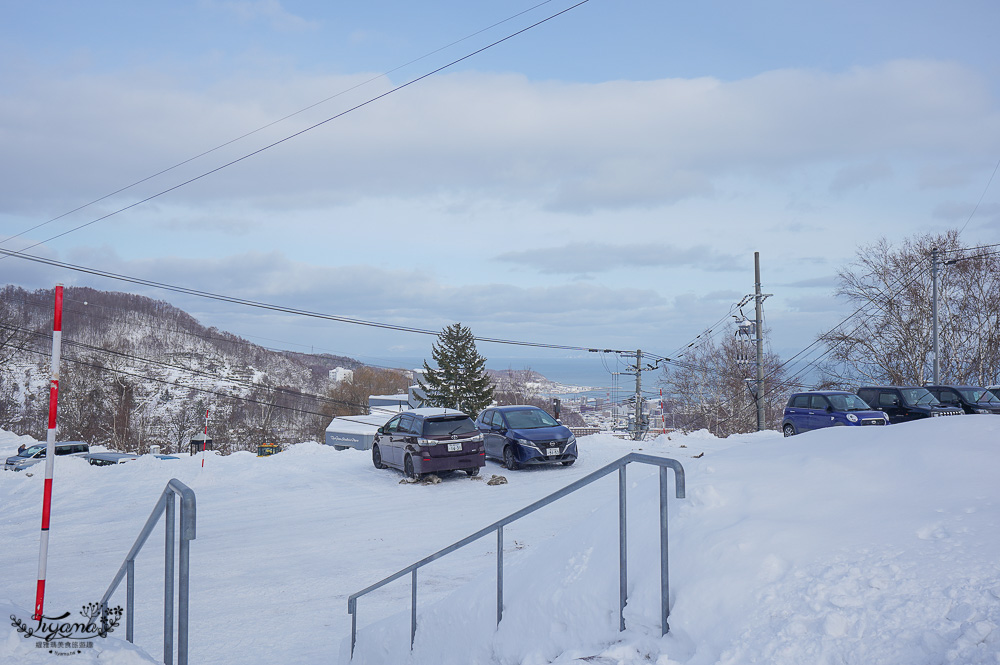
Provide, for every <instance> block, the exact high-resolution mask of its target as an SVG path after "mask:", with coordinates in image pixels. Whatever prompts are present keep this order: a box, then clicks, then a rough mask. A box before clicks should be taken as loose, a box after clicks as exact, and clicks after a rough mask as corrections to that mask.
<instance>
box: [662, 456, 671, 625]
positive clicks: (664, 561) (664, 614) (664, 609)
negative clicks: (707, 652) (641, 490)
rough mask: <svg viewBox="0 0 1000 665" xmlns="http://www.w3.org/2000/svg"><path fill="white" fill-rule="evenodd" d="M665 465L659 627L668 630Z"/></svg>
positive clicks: (668, 568) (668, 593) (664, 474)
mask: <svg viewBox="0 0 1000 665" xmlns="http://www.w3.org/2000/svg"><path fill="white" fill-rule="evenodd" d="M667 499H668V497H667V467H665V466H661V467H660V627H661V630H662V632H661V633H660V634H661V635H666V634H667V633H668V632H670V624H669V623H667V619H669V618H670V565H669V563H668V561H667V556H668V553H667Z"/></svg>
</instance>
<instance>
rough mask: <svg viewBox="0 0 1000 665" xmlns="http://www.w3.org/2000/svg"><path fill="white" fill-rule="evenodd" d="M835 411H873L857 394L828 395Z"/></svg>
mask: <svg viewBox="0 0 1000 665" xmlns="http://www.w3.org/2000/svg"><path fill="white" fill-rule="evenodd" d="M826 398H827V399H828V400H830V404H832V405H833V409H834V411H871V407H870V406H868V403H867V402H865V401H864V400H863V399H861V398H860V397H858V396H857V395H827V396H826Z"/></svg>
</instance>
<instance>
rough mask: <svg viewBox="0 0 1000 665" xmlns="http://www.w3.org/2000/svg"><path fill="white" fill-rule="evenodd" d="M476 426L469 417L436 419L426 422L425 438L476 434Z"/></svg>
mask: <svg viewBox="0 0 1000 665" xmlns="http://www.w3.org/2000/svg"><path fill="white" fill-rule="evenodd" d="M476 431H477V430H476V424H475V423H474V422H472V418H469V417H468V416H458V417H453V418H436V419H434V420H425V421H424V436H450V435H452V434H475V433H476Z"/></svg>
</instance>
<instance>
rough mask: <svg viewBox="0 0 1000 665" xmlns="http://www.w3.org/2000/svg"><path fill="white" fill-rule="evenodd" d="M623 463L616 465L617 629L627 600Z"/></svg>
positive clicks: (622, 617) (626, 547)
mask: <svg viewBox="0 0 1000 665" xmlns="http://www.w3.org/2000/svg"><path fill="white" fill-rule="evenodd" d="M625 519H626V516H625V465H622V466H620V467H618V630H619V631H622V630H625V603H626V602H627V601H628V542H627V540H628V539H627V538H626V532H627V531H626V524H625Z"/></svg>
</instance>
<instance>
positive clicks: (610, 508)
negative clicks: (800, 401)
mask: <svg viewBox="0 0 1000 665" xmlns="http://www.w3.org/2000/svg"><path fill="white" fill-rule="evenodd" d="M998 434H1000V418H997V417H994V416H987V415H984V416H963V417H961V418H941V419H931V420H925V421H922V422H916V423H910V424H906V425H893V426H890V427H865V428H861V427H840V428H835V429H827V430H822V431H818V432H813V433H807V434H802V435H799V436H796V437H792V438H789V439H783V438H782V437H781V436H780V435H779V434H777V433H773V432H765V433H758V434H752V435H738V436H732V437H729V438H728V439H724V440H720V439H716V438H714V437H712V436H711V435H709V434H707V433H705V432H697V433H693V434H690V435H687V436H683V435H676V434H675V435H670V436H669V437H668V436H661V437H659V438H657V439H656V440H654V441H648V442H645V443H633V442H628V441H621V440H618V439H616V438H614V437H612V436H609V435H594V436H588V437H581V438H580V439H579V446H580V451H581V458H580V460H579V461H578V462H577V464H576V465H574V466H572V467H562V466H559V467H553V468H536V469H529V470H525V471H518V472H508V471H505V470H504V469H502V468H501V467H499V466H497V465H496V464H494V463H492V462H489V463H487V466H486V468H485V469H484V470H483V474H482V476H480V477H479V478H475V479H473V478H468V477H466V476H465V475H464V474H455V475H452V476H448V477H446V478H444V479H443V481H442V482H441V483H439V484H428V485H424V484H400V482H399V481H400V479H401V476H400V474H398V473H396V472H393V471H389V470H381V471H380V470H376V469H375V468H374V467H373V466H372V464H371V461H370V458H369V454H368V453H367V452H362V451H356V450H345V451H335V450H333V449H332V448H331V447H328V446H322V445H319V444H316V443H301V444H297V445H294V446H290V447H289V448H288V449H287V450H286V451H285V452H282V453H281V454H278V455H274V456H272V457H266V458H257V457H255V456H253V455H251V454H249V453H236V454H234V455H230V456H228V457H223V456H220V455H217V454H211V453H210V454H208V455H206V456H205V462H204V467H202V466H201V456H197V457H191V458H182V459H180V460H166V461H160V460H155V459H150V458H141V459H139V460H136V461H134V462H129V463H127V464H122V465H118V466H113V467H90V466H87V465H86V464H85V463H83V462H82V461H80V460H75V459H60V460H59V461H58V463H57V465H56V470H55V481H54V501H53V516H52V531H51V541H50V549H49V561H48V580H49V581H48V587H47V588H48V591H47V595H46V609H47V613H48V612H50V611H51V612H55V611H69V610H73V609H75V608H76V607H78V606H80V605H82V604H85V603H89V602H95V601H97V600H98V599H99V598H100V597H101V595H102V594H103V592H104V590H105V589H106V587H107V585H108V583H109V582H110V581H111V578H112V576H113V575H114V573H115V572H116V571H117V569H118V567H119V566H120V565H121V562H122V558H123V557H124V555H125V553H126V551H127V550H128V548H129V547H130V546H131V544H132V542H133V541H134V539H135V537H136V535H137V534H138V532H139V530H140V528H141V526H142V524H143V523H144V522H145V520H146V517H147V516H148V514H149V511H150V510H151V508H152V506H153V503H154V502H155V500H156V498H157V497H158V496H159V494H160V493H161V492H162V490H163V487H164V485H165V484H166V483H167V481H168V480H169V479H170V478H174V477H176V478H178V479H179V480H181V481H182V482H184V483H185V484H187V485H188V486H190V487H191V488H192V489H193V490H194V491H195V493H196V494H197V501H198V527H197V529H198V530H197V534H198V535H197V539H196V540H195V541H193V542H192V545H191V565H192V580H191V589H192V596H191V620H192V627H191V633H190V641H191V662H192V663H199V664H201V663H205V664H212V663H227V664H228V663H240V664H244V663H246V664H250V665H258V664H259V665H265V664H267V665H270V664H272V663H288V664H293V663H303V664H305V663H310V664H311V663H319V662H330V663H337V662H339V663H342V664H345V663H347V661H348V653H349V648H350V645H349V639H350V616H349V615H348V614H347V597H348V595H350V594H352V593H354V592H357V591H359V590H361V589H363V588H365V587H367V586H368V585H370V584H372V583H374V582H377V581H378V580H380V579H382V578H383V577H386V576H388V575H390V574H392V573H394V572H396V571H397V570H400V569H402V568H404V567H405V566H407V565H409V564H411V563H414V562H416V561H417V560H419V559H422V558H423V557H425V556H427V555H429V554H431V553H433V552H435V551H437V550H439V549H441V548H443V547H445V546H447V545H449V544H451V543H452V542H454V541H456V540H459V539H460V538H463V537H465V536H467V535H469V534H470V533H473V532H475V531H477V530H479V529H481V528H483V527H484V526H487V525H488V524H490V523H492V522H494V521H496V520H498V519H500V518H502V517H504V516H506V515H508V514H510V513H512V512H514V511H516V510H518V509H520V508H522V507H524V506H526V505H528V504H529V503H531V502H533V501H535V500H537V499H539V498H541V497H543V496H546V495H547V494H549V493H551V492H553V491H555V490H557V489H559V488H561V487H563V486H565V485H566V484H568V483H569V482H571V481H573V480H576V479H578V478H580V477H582V476H584V475H586V474H587V473H590V472H592V471H594V470H596V469H598V468H600V467H601V466H603V465H604V464H606V463H609V462H611V461H613V460H615V459H618V458H620V457H621V456H623V455H625V454H627V453H628V452H631V451H633V450H641V452H643V453H645V454H651V455H660V456H665V457H672V458H674V459H677V460H678V461H680V462H681V464H683V466H684V468H685V471H686V478H687V498H685V499H675V498H674V497H673V491H672V490H671V494H670V496H671V498H670V507H669V510H670V559H669V561H670V591H671V594H670V595H671V616H670V632H669V633H668V634H667V635H666V636H661V634H660V625H659V623H660V619H659V558H658V546H657V534H658V529H657V517H658V515H657V505H658V498H657V497H658V483H657V470H656V469H655V468H653V467H648V466H637V465H633V466H630V467H629V471H628V476H627V478H628V482H627V485H628V524H629V541H628V552H629V561H628V572H629V581H628V594H629V602H628V606H627V607H626V611H625V621H626V630H625V631H624V632H622V633H619V632H618V537H617V534H618V527H617V521H618V507H617V478H616V477H615V476H610V477H607V478H604V479H601V480H600V481H598V482H596V483H594V484H593V485H590V486H588V487H586V488H584V489H581V490H579V491H578V492H575V493H573V494H572V495H570V496H569V497H567V498H566V499H563V500H562V501H560V502H557V503H555V504H553V505H551V506H548V507H546V508H544V509H542V510H540V511H539V512H537V513H534V514H533V515H531V516H529V517H526V518H524V519H523V520H521V521H520V522H518V523H516V524H514V525H512V526H510V527H508V528H507V529H505V532H504V546H505V547H504V601H505V602H504V619H503V621H502V622H501V624H500V626H499V628H497V626H496V625H495V612H496V608H495V593H496V580H495V574H496V568H495V566H496V563H495V561H496V552H495V547H496V539H495V538H493V537H486V538H484V539H482V540H480V541H477V542H476V543H473V544H472V545H470V546H468V547H467V548H464V549H463V550H459V551H458V552H456V553H454V554H451V555H449V556H447V557H445V558H443V559H440V560H437V561H434V562H433V563H431V564H430V565H429V566H427V567H426V568H423V569H421V571H420V572H419V574H418V579H419V587H418V589H419V601H418V629H417V634H416V640H415V644H414V649H413V651H412V652H411V651H410V650H409V616H410V610H409V607H410V604H409V603H410V584H409V578H408V576H407V577H406V578H405V579H403V580H399V581H397V582H394V583H392V584H390V585H388V586H387V587H385V588H383V589H381V590H379V591H376V592H374V593H372V594H370V595H368V596H364V597H362V598H360V599H359V601H358V629H359V630H358V644H357V650H356V652H355V658H354V662H356V663H368V664H374V663H386V664H392V665H395V664H397V663H418V664H428V665H429V664H435V665H436V664H438V663H441V664H444V665H446V664H449V663H454V664H456V665H458V664H462V665H467V664H471V663H481V664H487V663H497V664H504V665H506V664H513V663H520V664H523V665H541V664H543V663H558V664H560V665H567V664H572V665H585V664H593V663H608V664H611V663H616V664H621V665H639V664H643V665H647V664H649V663H654V664H655V665H709V664H720V665H731V664H737V663H753V662H760V663H769V664H773V665H803V664H807V663H808V664H814V663H817V664H818V663H859V664H864V665H880V664H890V663H892V664H900V665H923V664H927V665H931V664H934V665H937V664H939V663H960V664H962V665H985V664H986V663H994V664H995V663H997V662H1000V627H998V624H1000V557H998V556H997V553H998V552H1000V483H998V482H997V479H996V469H997V466H998V465H997V461H998V458H1000V450H998ZM22 440H26V439H25V438H24V437H21V438H18V437H14V436H13V435H8V434H0V454H3V455H7V454H10V453H11V452H13V451H14V450H15V449H16V447H17V444H18V442H19V441H22ZM493 474H496V475H504V476H506V477H507V479H508V481H509V482H508V483H507V484H502V485H496V486H490V485H487V484H486V482H485V480H486V479H488V478H489V477H490V476H491V475H493ZM41 495H42V477H41V474H33V475H32V476H30V477H29V476H28V475H27V474H26V473H12V472H4V473H0V505H2V506H3V510H2V511H0V537H2V542H3V543H4V546H3V548H2V549H0V571H2V573H0V581H2V584H0V606H2V607H0V609H2V610H3V611H4V612H5V615H11V614H15V615H17V616H19V617H22V618H29V617H30V614H31V608H32V606H33V604H34V590H35V579H36V577H37V557H38V529H39V522H40V510H41V507H40V504H41ZM162 557H163V546H162V529H161V528H158V529H157V530H156V531H155V532H154V536H153V537H151V538H150V541H149V542H148V543H147V545H146V549H145V550H144V551H143V553H142V554H141V555H140V557H139V559H138V561H137V565H136V570H137V577H138V582H137V584H136V602H137V612H136V630H135V638H136V646H132V645H130V644H128V643H126V642H124V641H123V637H124V625H122V626H120V627H119V628H118V629H117V630H116V631H115V632H114V633H112V634H111V636H109V637H108V638H106V639H101V638H97V639H95V640H94V648H93V649H83V650H82V652H83V653H81V654H76V655H75V656H74V657H73V658H70V659H69V662H75V663H88V662H95V663H96V662H100V663H112V664H113V665H123V664H130V665H131V664H138V663H143V664H144V663H149V662H156V660H157V659H158V658H159V657H160V655H161V654H160V649H161V644H162V634H161V630H162V616H161V612H162V593H163V592H162V584H163V580H162V575H163V572H162V565H163V564H162ZM112 603H113V604H116V603H117V604H123V603H124V588H121V589H120V590H119V592H118V593H117V594H116V596H115V597H114V598H113V599H112ZM3 630H5V631H7V632H6V633H0V663H2V664H3V665H7V664H8V663H10V664H13V663H18V664H19V665H20V664H22V663H26V664H31V663H48V662H51V661H52V660H53V658H55V656H53V655H50V654H48V653H47V652H45V651H44V650H42V649H38V648H36V647H35V640H33V639H24V638H23V637H21V636H19V635H18V634H17V633H16V632H15V631H14V629H13V627H12V626H9V625H8V626H6V627H4V629H3Z"/></svg>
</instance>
